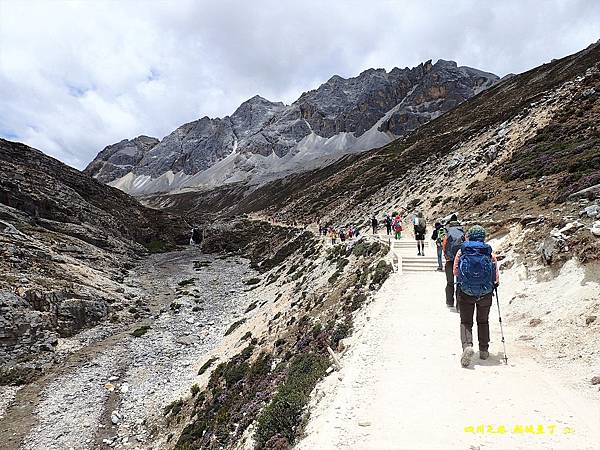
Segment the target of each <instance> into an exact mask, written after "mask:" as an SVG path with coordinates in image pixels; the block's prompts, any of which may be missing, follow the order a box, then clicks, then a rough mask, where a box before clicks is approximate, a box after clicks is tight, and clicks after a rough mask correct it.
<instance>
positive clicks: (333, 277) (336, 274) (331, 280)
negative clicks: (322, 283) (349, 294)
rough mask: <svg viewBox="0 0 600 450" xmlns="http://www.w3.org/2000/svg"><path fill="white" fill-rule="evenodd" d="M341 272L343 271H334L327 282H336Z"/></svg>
mask: <svg viewBox="0 0 600 450" xmlns="http://www.w3.org/2000/svg"><path fill="white" fill-rule="evenodd" d="M341 274H342V272H341V271H340V270H336V271H335V272H333V275H331V276H330V277H329V279H328V280H327V282H328V283H329V284H334V283H335V282H336V281H337V280H338V278H339V277H340V275H341Z"/></svg>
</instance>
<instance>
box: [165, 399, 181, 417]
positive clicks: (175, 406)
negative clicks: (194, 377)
mask: <svg viewBox="0 0 600 450" xmlns="http://www.w3.org/2000/svg"><path fill="white" fill-rule="evenodd" d="M181 408H183V400H182V399H179V400H174V401H172V402H171V403H169V404H168V405H167V406H165V409H164V410H163V414H164V415H165V416H166V415H168V414H169V413H171V416H176V415H178V414H179V413H180V412H181Z"/></svg>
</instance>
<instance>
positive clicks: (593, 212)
mask: <svg viewBox="0 0 600 450" xmlns="http://www.w3.org/2000/svg"><path fill="white" fill-rule="evenodd" d="M579 215H581V216H587V217H590V218H592V219H594V218H596V217H600V206H599V205H590V206H588V207H586V208H584V209H583V211H581V212H580V213H579Z"/></svg>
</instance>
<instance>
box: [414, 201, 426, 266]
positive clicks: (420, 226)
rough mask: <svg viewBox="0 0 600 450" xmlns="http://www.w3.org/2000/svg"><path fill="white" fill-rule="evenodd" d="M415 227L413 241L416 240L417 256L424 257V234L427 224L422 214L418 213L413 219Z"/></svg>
mask: <svg viewBox="0 0 600 450" xmlns="http://www.w3.org/2000/svg"><path fill="white" fill-rule="evenodd" d="M413 225H414V227H415V239H416V240H417V256H425V233H426V232H427V222H426V221H425V219H424V218H423V213H422V212H421V211H419V212H418V213H417V214H416V216H415V217H414V219H413Z"/></svg>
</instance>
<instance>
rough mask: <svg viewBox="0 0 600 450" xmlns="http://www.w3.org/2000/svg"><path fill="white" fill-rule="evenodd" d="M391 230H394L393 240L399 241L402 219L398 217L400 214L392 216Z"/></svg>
mask: <svg viewBox="0 0 600 450" xmlns="http://www.w3.org/2000/svg"><path fill="white" fill-rule="evenodd" d="M392 228H393V230H394V238H395V239H401V238H402V217H400V214H395V215H394V219H393V220H392Z"/></svg>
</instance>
